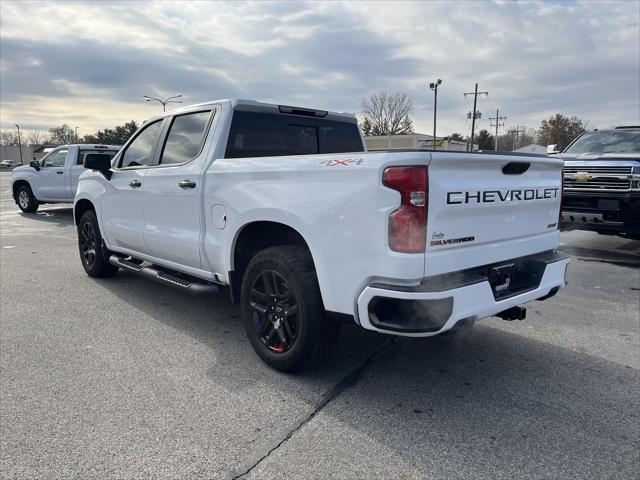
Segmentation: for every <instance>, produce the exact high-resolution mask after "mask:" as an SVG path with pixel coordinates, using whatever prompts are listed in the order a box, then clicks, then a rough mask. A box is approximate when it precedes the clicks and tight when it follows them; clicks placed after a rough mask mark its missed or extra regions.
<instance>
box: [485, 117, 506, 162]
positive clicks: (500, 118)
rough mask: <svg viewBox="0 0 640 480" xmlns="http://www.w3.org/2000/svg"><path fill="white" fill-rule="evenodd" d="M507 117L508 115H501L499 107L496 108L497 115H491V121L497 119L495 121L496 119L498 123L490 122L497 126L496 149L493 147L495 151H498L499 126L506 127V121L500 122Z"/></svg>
mask: <svg viewBox="0 0 640 480" xmlns="http://www.w3.org/2000/svg"><path fill="white" fill-rule="evenodd" d="M506 119H507V117H501V116H500V112H499V111H498V109H497V108H496V116H495V118H492V117H489V120H490V121H491V120H495V121H496V123H495V124H493V123H490V125H491V126H492V127H496V141H495V144H494V149H493V150H494V151H496V152H497V151H498V127H504V123H500V121H501V120H506Z"/></svg>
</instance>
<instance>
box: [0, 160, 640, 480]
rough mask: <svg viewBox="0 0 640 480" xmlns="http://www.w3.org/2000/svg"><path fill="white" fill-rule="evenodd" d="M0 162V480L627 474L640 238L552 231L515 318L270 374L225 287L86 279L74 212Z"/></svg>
mask: <svg viewBox="0 0 640 480" xmlns="http://www.w3.org/2000/svg"><path fill="white" fill-rule="evenodd" d="M9 178H10V173H7V172H2V173H0V192H1V197H0V226H1V233H0V245H1V247H2V248H1V249H0V261H1V263H0V298H1V308H0V317H1V318H0V449H1V450H0V477H1V478H72V477H74V478H83V479H84V478H109V477H113V478H116V477H117V478H136V479H137V478H234V477H243V478H305V479H306V478H340V479H342V478H402V479H409V478H474V479H478V478H486V479H499V478H514V477H517V478H638V472H639V471H640V374H639V373H640V312H639V309H640V241H630V240H624V239H621V238H615V237H602V236H598V235H596V234H591V233H587V232H569V233H563V234H562V243H563V247H562V248H564V249H565V250H566V251H568V252H570V253H571V254H572V255H573V256H574V259H573V263H572V265H571V269H570V274H569V286H568V287H567V288H566V289H564V290H563V291H561V293H560V294H558V295H557V296H556V297H554V298H552V299H550V300H548V301H546V302H532V303H531V304H529V308H528V318H527V320H525V321H522V322H505V321H502V320H499V319H495V318H492V319H487V320H484V321H482V322H479V323H477V324H476V325H475V326H474V328H473V329H472V330H471V331H470V332H468V333H465V334H463V335H456V336H447V337H436V338H433V339H405V338H392V337H387V336H382V335H376V334H371V333H368V332H365V331H363V330H360V329H357V328H355V327H345V328H343V331H342V336H341V341H340V343H339V344H338V346H337V348H336V350H335V353H334V355H333V357H332V358H331V361H330V362H329V364H327V365H325V366H324V367H322V368H320V369H318V370H315V371H312V372H308V373H306V374H304V375H286V374H282V373H278V372H276V371H273V370H271V369H269V368H268V367H266V366H265V365H264V364H262V363H261V362H260V361H259V359H258V358H257V357H256V356H255V354H254V353H253V351H252V349H251V347H250V345H249V342H248V340H247V339H246V338H245V335H244V331H243V329H242V325H241V323H240V322H239V315H240V313H239V309H238V308H237V307H236V306H233V305H231V304H230V302H229V301H228V300H227V298H226V297H222V298H217V299H215V298H212V299H207V298H205V299H202V298H195V299H194V298H192V297H188V296H185V295H184V294H182V293H180V292H177V291H174V290H172V289H171V288H169V287H165V286H162V285H158V284H155V283H151V282H148V281H147V280H144V279H142V278H140V277H137V276H134V275H132V274H129V273H126V272H120V273H118V275H116V276H115V277H114V278H112V279H107V280H96V279H91V278H89V277H87V276H86V275H85V273H84V271H83V270H82V267H81V265H80V261H79V259H78V253H77V247H76V235H75V229H74V227H73V220H72V211H71V208H70V206H68V205H64V206H48V205H44V206H42V207H41V208H40V210H39V211H38V213H37V214H36V215H23V214H21V213H20V212H19V210H18V208H17V206H16V205H15V204H13V202H12V200H11V198H10V195H9V193H8V182H9Z"/></svg>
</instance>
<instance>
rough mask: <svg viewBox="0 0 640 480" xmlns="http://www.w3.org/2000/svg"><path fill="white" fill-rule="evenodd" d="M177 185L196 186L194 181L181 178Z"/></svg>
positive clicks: (182, 186) (184, 186)
mask: <svg viewBox="0 0 640 480" xmlns="http://www.w3.org/2000/svg"><path fill="white" fill-rule="evenodd" d="M178 185H179V186H180V188H196V182H192V181H191V180H182V181H181V182H180V183H178Z"/></svg>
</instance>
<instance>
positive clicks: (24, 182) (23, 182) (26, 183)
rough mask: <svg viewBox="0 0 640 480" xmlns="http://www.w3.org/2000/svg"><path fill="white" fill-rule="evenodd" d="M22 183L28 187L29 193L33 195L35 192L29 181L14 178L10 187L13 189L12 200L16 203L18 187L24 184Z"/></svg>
mask: <svg viewBox="0 0 640 480" xmlns="http://www.w3.org/2000/svg"><path fill="white" fill-rule="evenodd" d="M24 185H26V186H27V187H29V189H30V190H31V193H32V194H33V196H34V197H35V192H34V191H33V187H32V186H31V184H30V183H29V181H28V180H25V179H24V178H19V179H17V180H15V181H14V182H13V185H12V186H11V188H12V190H13V200H14V201H15V202H16V204H17V203H18V189H19V188H20V187H22V186H24Z"/></svg>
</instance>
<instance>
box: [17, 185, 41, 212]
mask: <svg viewBox="0 0 640 480" xmlns="http://www.w3.org/2000/svg"><path fill="white" fill-rule="evenodd" d="M16 194H17V196H16V198H17V199H18V207H19V208H20V210H22V211H23V212H24V213H35V212H36V210H38V200H36V197H35V196H34V195H33V192H32V191H31V188H30V187H29V185H21V186H20V187H18V191H17V192H16Z"/></svg>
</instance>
